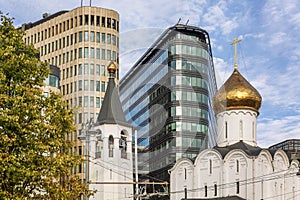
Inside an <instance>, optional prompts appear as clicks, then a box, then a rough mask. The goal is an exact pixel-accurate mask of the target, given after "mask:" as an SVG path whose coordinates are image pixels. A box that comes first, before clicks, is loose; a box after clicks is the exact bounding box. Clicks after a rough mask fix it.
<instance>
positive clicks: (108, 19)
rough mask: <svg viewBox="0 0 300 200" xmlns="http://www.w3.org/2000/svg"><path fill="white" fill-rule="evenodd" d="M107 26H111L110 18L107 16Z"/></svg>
mask: <svg viewBox="0 0 300 200" xmlns="http://www.w3.org/2000/svg"><path fill="white" fill-rule="evenodd" d="M107 28H111V18H107Z"/></svg>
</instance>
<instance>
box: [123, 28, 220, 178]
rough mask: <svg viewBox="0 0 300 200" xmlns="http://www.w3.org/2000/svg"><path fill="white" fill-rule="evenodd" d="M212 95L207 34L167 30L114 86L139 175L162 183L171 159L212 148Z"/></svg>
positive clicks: (192, 155) (197, 30)
mask: <svg viewBox="0 0 300 200" xmlns="http://www.w3.org/2000/svg"><path fill="white" fill-rule="evenodd" d="M215 92H216V80H215V73H214V66H213V61H212V52H211V46H210V40H209V35H208V33H207V32H206V31H205V30H203V29H200V28H198V27H194V26H189V25H182V24H177V25H175V26H173V27H170V28H168V29H167V30H166V31H165V32H164V33H162V34H161V36H160V37H159V38H158V39H157V40H156V41H155V42H154V43H153V45H152V46H151V47H150V48H149V49H148V50H147V51H146V53H145V54H144V55H143V56H142V57H141V58H140V59H139V60H138V61H137V62H136V64H135V65H134V66H133V67H132V68H131V69H130V70H129V71H128V73H127V74H126V75H125V76H124V77H123V78H122V80H121V81H120V95H121V96H120V97H121V103H122V105H123V110H124V112H125V117H126V120H127V121H128V122H130V123H131V124H132V125H133V126H134V127H135V128H136V129H137V132H138V146H139V149H140V151H139V156H138V158H139V172H140V174H149V175H150V176H151V177H155V178H157V179H159V180H168V179H169V175H168V173H167V170H168V169H169V168H170V167H171V166H172V165H173V164H174V163H175V161H176V160H178V159H180V158H183V157H188V158H194V157H196V156H197V155H198V153H199V151H200V150H202V149H205V148H207V147H208V146H213V145H215V138H216V137H215V136H216V135H215V133H216V130H214V129H215V125H214V124H215V121H214V120H215V119H214V116H213V115H211V114H210V113H211V112H210V110H212V109H211V99H212V96H213V95H214V94H215ZM208 135H210V137H208ZM208 138H210V140H209V139H208ZM140 177H143V176H140ZM148 177H149V176H147V177H146V178H148ZM157 179H153V180H157Z"/></svg>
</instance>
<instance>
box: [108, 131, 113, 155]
mask: <svg viewBox="0 0 300 200" xmlns="http://www.w3.org/2000/svg"><path fill="white" fill-rule="evenodd" d="M108 148H109V157H113V156H114V155H113V149H114V138H113V136H112V135H110V136H109V138H108Z"/></svg>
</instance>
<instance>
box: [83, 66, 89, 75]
mask: <svg viewBox="0 0 300 200" xmlns="http://www.w3.org/2000/svg"><path fill="white" fill-rule="evenodd" d="M84 74H89V64H88V63H84Z"/></svg>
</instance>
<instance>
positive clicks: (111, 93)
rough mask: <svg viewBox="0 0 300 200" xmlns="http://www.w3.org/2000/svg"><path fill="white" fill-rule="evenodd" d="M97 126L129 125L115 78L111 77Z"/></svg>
mask: <svg viewBox="0 0 300 200" xmlns="http://www.w3.org/2000/svg"><path fill="white" fill-rule="evenodd" d="M96 123H97V124H126V125H128V124H127V122H126V120H125V116H124V112H123V109H122V105H121V102H120V96H119V90H118V88H117V87H116V84H115V80H114V78H112V77H110V78H109V81H108V85H107V89H106V92H105V96H104V99H103V103H102V106H101V110H100V113H99V115H98V118H97V122H96Z"/></svg>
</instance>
